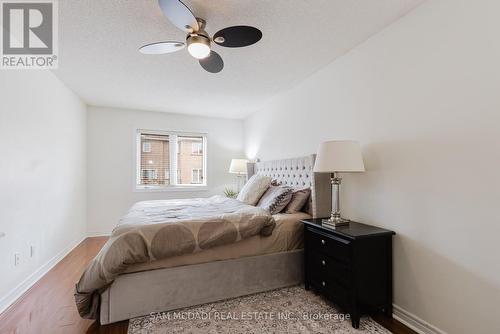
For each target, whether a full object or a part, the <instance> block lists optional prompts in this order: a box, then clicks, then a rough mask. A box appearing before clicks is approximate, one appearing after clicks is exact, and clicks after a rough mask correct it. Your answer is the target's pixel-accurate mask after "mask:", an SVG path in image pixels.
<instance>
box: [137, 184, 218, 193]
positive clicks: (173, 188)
mask: <svg viewBox="0 0 500 334" xmlns="http://www.w3.org/2000/svg"><path fill="white" fill-rule="evenodd" d="M175 191H186V192H197V191H208V186H205V185H200V186H195V185H193V186H168V187H154V186H150V187H147V186H136V187H135V189H134V192H138V193H144V192H175Z"/></svg>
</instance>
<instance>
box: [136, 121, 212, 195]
mask: <svg viewBox="0 0 500 334" xmlns="http://www.w3.org/2000/svg"><path fill="white" fill-rule="evenodd" d="M206 143H207V139H206V136H205V135H204V134H191V133H189V134H188V133H180V132H162V131H146V130H138V131H137V148H138V150H137V176H136V179H137V181H136V188H137V189H168V188H176V187H178V188H183V187H199V186H205V185H206V159H207V157H206Z"/></svg>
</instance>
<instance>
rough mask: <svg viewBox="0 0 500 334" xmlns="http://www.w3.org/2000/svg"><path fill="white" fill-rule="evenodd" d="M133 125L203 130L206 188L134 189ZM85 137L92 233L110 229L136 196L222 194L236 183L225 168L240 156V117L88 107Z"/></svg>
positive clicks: (144, 198) (139, 127)
mask: <svg viewBox="0 0 500 334" xmlns="http://www.w3.org/2000/svg"><path fill="white" fill-rule="evenodd" d="M136 129H148V130H165V131H167V130H170V131H187V132H205V133H207V144H208V147H207V154H208V160H207V173H208V174H207V181H208V188H207V190H206V191H168V192H166V191H164V192H134V191H133V188H134V187H133V185H134V181H135V171H136V169H135V168H136V167H135V130H136ZM87 138H88V141H87V144H88V165H87V166H88V195H87V200H88V231H89V233H90V234H91V235H96V234H102V233H109V232H110V231H111V230H112V229H113V228H114V227H115V225H116V223H117V222H118V220H119V219H120V217H121V216H123V215H124V214H125V213H126V212H127V210H128V209H129V208H130V206H131V205H132V204H134V203H135V202H138V201H144V200H151V199H172V198H186V197H208V196H211V195H214V194H220V195H222V193H223V191H224V187H226V186H231V185H235V184H236V180H235V177H234V176H232V175H231V174H229V173H228V172H227V171H228V169H229V164H230V162H231V159H232V158H239V157H242V156H243V122H242V121H239V120H228V119H219V118H207V117H197V116H186V115H179V114H169V113H162V112H150V111H135V110H125V109H113V108H100V107H90V108H89V110H88V132H87Z"/></svg>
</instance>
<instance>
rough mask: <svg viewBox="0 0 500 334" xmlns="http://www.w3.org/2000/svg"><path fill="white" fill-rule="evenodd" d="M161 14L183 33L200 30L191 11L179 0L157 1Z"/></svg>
mask: <svg viewBox="0 0 500 334" xmlns="http://www.w3.org/2000/svg"><path fill="white" fill-rule="evenodd" d="M158 2H159V4H160V8H161V10H162V11H163V14H164V15H165V16H166V17H167V18H168V19H169V20H170V22H172V23H173V24H174V25H175V26H176V27H177V28H179V29H181V30H183V31H185V32H188V33H189V32H195V31H198V30H199V29H200V27H199V26H198V21H196V17H195V16H194V15H193V13H192V12H191V10H190V9H189V8H188V7H187V6H186V5H185V4H184V3H183V2H182V1H180V0H158Z"/></svg>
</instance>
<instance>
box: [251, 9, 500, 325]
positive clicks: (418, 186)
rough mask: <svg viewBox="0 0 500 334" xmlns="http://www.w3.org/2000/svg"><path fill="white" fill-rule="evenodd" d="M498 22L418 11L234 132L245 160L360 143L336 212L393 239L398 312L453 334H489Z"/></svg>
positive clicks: (499, 130)
mask: <svg viewBox="0 0 500 334" xmlns="http://www.w3.org/2000/svg"><path fill="white" fill-rule="evenodd" d="M498 13H500V2H498V1H493V0H491V1H487V0H481V1H470V0H469V1H466V0H435V1H427V2H425V3H424V4H423V5H421V6H420V7H419V8H417V9H416V10H414V11H413V12H411V13H410V14H409V15H408V16H406V17H404V18H403V19H401V20H400V21H398V22H396V23H395V24H393V25H391V26H390V27H388V28H387V29H386V30H384V31H383V32H381V33H380V34H378V35H376V36H374V37H373V38H371V39H370V40H369V41H367V42H366V43H364V44H362V45H361V46H359V47H357V48H355V49H354V50H352V51H351V52H350V53H348V54H347V55H345V56H344V57H342V58H340V59H338V60H337V61H335V62H333V63H332V64H330V65H329V66H327V67H326V68H324V69H322V70H321V71H319V72H318V73H316V74H315V75H313V76H311V77H310V78H308V79H307V80H306V81H304V82H303V83H302V84H301V85H300V86H298V87H296V88H294V89H293V90H291V91H289V92H287V93H285V94H283V95H281V96H279V97H277V98H275V99H274V100H272V101H271V102H270V103H269V104H268V105H267V106H266V107H265V108H264V109H263V110H261V111H260V112H259V113H257V114H254V115H253V116H251V117H249V118H248V119H247V120H246V122H245V133H246V140H245V146H246V153H247V155H248V156H249V157H251V158H253V157H259V158H261V159H273V158H282V157H291V156H300V155H303V154H308V153H311V152H315V150H316V148H317V146H318V144H319V143H320V142H321V141H323V140H328V139H357V140H359V141H360V142H361V143H362V144H363V146H364V158H365V163H366V166H367V168H368V172H367V173H364V174H362V175H349V176H346V177H345V179H344V201H343V205H344V206H343V212H344V213H345V215H347V216H348V217H350V218H353V219H355V220H359V221H361V222H365V223H369V224H374V225H379V226H383V227H386V228H389V229H393V230H395V231H396V232H397V236H396V237H395V239H394V261H395V268H394V275H395V283H394V289H395V304H397V305H398V306H400V307H402V308H404V309H405V310H407V311H409V312H411V313H413V314H414V315H416V316H418V317H420V318H422V319H424V320H426V321H427V322H429V323H431V324H432V325H434V326H437V327H438V328H440V329H441V330H444V331H446V332H448V333H454V334H455V333H493V332H497V331H498V330H499V329H500V318H499V317H498V307H499V305H500V264H499V254H500V242H499V241H498V238H499V235H500V218H499V212H498V205H499V200H500V174H499V171H500V93H499V88H500V62H499V61H500V42H499V31H500V20H499V19H498V18H499V16H498ZM332 42H334V41H332Z"/></svg>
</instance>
